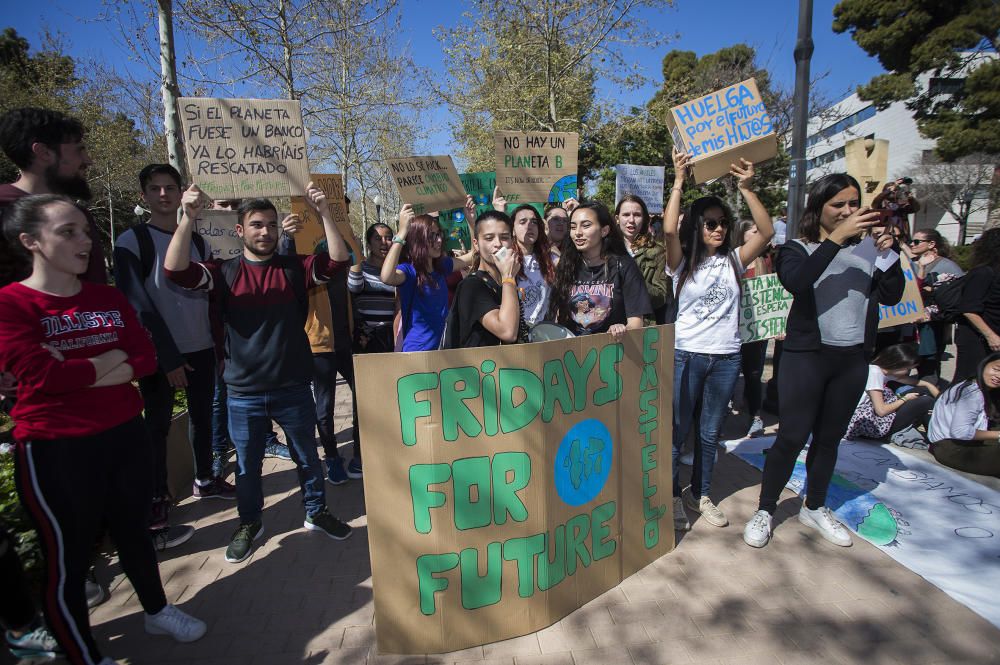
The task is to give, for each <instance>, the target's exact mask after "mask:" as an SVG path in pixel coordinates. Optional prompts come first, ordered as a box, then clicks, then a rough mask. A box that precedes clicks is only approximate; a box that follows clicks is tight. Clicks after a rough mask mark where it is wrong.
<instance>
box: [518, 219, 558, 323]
mask: <svg viewBox="0 0 1000 665" xmlns="http://www.w3.org/2000/svg"><path fill="white" fill-rule="evenodd" d="M511 219H512V220H513V222H514V240H515V241H516V242H515V247H516V250H517V254H518V258H520V260H521V270H520V272H519V273H518V275H517V290H518V292H519V294H520V296H521V312H522V315H523V317H524V322H525V323H527V324H528V325H529V326H533V325H535V324H536V323H538V322H539V321H542V320H544V319H545V314H546V313H547V312H548V311H549V296H550V295H551V293H552V284H553V283H554V282H555V278H556V259H558V254H554V253H553V252H552V251H551V249H550V248H549V241H548V238H547V237H546V235H545V228H544V227H543V226H542V218H541V216H539V214H538V211H537V210H535V207H534V206H532V205H528V204H524V205H520V206H518V207H516V208H514V212H513V213H512V214H511Z"/></svg>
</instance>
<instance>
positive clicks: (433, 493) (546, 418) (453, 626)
mask: <svg viewBox="0 0 1000 665" xmlns="http://www.w3.org/2000/svg"><path fill="white" fill-rule="evenodd" d="M355 374H356V377H357V381H358V384H357V385H358V391H359V394H361V395H378V396H379V398H378V399H363V400H359V401H358V408H359V412H360V425H361V436H362V437H363V438H364V440H365V446H366V448H365V456H366V458H367V459H368V460H378V463H372V462H370V463H369V464H368V465H366V467H365V476H364V485H365V503H366V506H367V509H368V537H369V545H370V550H371V559H372V575H373V588H374V594H375V629H376V635H377V640H378V649H379V651H380V652H381V653H417V654H421V653H440V652H447V651H453V650H457V649H463V648H466V647H470V646H475V645H480V644H485V643H489V642H495V641H497V640H503V639H506V638H510V637H514V636H517V635H523V634H526V633H530V632H533V631H536V630H539V629H541V628H543V627H545V626H548V625H550V624H552V623H554V622H555V621H557V620H559V619H560V618H561V617H563V616H566V615H567V614H569V613H570V612H572V611H573V610H574V609H576V608H578V607H580V606H581V605H583V604H585V603H586V602H588V601H589V600H591V599H593V598H595V597H596V596H598V595H600V594H601V593H603V592H604V591H606V590H607V589H609V588H611V587H613V586H615V585H616V584H618V583H619V582H620V581H621V580H622V579H624V578H625V577H627V576H629V575H631V574H633V573H635V572H636V571H637V570H639V569H640V568H642V567H643V566H645V565H647V564H649V563H650V562H652V561H653V560H655V559H656V558H658V557H660V556H662V555H663V554H666V553H667V552H669V551H670V550H671V549H672V548H673V546H674V532H673V522H672V504H671V454H670V451H671V447H670V437H671V422H672V416H671V393H672V390H671V388H672V386H673V326H659V327H651V328H645V329H642V330H635V331H631V332H629V333H627V334H626V336H625V339H624V340H623V342H622V343H621V344H615V343H614V342H613V340H612V339H611V337H610V335H607V334H600V335H591V336H586V337H578V338H574V339H570V340H559V341H553V342H543V343H538V344H521V345H511V346H497V347H486V348H478V349H458V350H452V351H432V352H423V353H403V354H400V353H387V354H370V355H359V356H356V357H355Z"/></svg>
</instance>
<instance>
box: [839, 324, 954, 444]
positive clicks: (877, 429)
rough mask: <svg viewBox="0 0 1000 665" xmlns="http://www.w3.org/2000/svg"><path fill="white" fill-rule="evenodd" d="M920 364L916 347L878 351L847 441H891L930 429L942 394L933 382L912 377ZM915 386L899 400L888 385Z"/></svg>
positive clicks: (871, 365) (908, 346)
mask: <svg viewBox="0 0 1000 665" xmlns="http://www.w3.org/2000/svg"><path fill="white" fill-rule="evenodd" d="M919 362H920V356H919V355H917V347H916V345H914V344H894V345H892V346H889V347H886V348H884V349H882V350H881V351H879V352H878V353H877V354H876V355H875V357H874V358H872V362H871V364H870V365H868V383H867V384H865V392H864V394H863V395H862V396H861V399H860V400H859V401H858V406H857V408H855V409H854V416H852V417H851V422H850V424H848V426H847V434H845V435H844V436H845V438H847V439H855V438H859V437H863V438H867V439H876V440H879V441H888V440H889V439H890V437H892V435H894V434H895V433H896V432H900V431H902V430H904V429H906V428H907V427H912V426H915V425H922V426H923V427H925V428H926V427H927V423H928V422H929V420H930V411H931V407H933V406H934V398H935V397H937V396H938V394H939V393H940V391H939V390H938V387H937V385H935V384H934V383H933V382H931V381H928V380H925V379H918V378H917V377H914V376H910V373H911V372H912V371H913V370H914V368H916V366H917V365H918V364H919ZM890 382H894V383H897V384H902V385H907V386H915V387H916V390H910V391H907V392H905V393H904V394H903V395H902V396H897V395H896V393H895V391H894V390H893V389H892V388H891V387H889V385H888V384H889V383H890Z"/></svg>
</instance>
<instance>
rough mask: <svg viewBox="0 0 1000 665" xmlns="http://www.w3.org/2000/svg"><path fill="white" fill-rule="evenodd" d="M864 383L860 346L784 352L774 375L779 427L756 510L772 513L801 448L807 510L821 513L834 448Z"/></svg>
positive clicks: (865, 369) (865, 365)
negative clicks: (806, 447)
mask: <svg viewBox="0 0 1000 665" xmlns="http://www.w3.org/2000/svg"><path fill="white" fill-rule="evenodd" d="M867 378H868V363H867V362H866V361H865V357H864V352H863V350H862V348H861V346H860V345H858V346H851V347H834V346H826V345H824V346H823V347H822V348H821V349H820V350H819V351H785V352H784V357H783V358H782V359H781V370H780V373H779V374H778V399H779V403H780V410H781V427H780V428H779V429H778V437H777V439H775V442H774V445H773V446H771V448H770V449H769V450H768V451H767V455H766V459H765V461H764V477H763V479H762V480H761V487H760V510H766V511H767V512H769V513H771V514H772V515H773V514H774V511H775V510H777V507H778V497H779V496H780V494H781V489H782V488H783V487H784V486H785V483H787V482H788V479H789V478H791V477H792V471H793V470H794V469H795V461H796V460H797V459H798V456H799V453H800V452H802V449H803V448H804V447H805V445H806V442H807V441H808V440H809V436H810V435H812V442H811V443H810V444H809V452H808V454H807V455H806V481H807V489H806V507H807V508H809V509H810V510H816V509H817V508H821V507H822V506H823V505H824V504H825V503H826V491H827V489H828V488H829V486H830V479H831V478H832V477H833V468H834V466H836V464H837V449H838V447H839V446H840V440H841V438H843V436H844V433H845V432H846V431H847V425H848V423H849V422H850V420H851V416H852V415H853V414H854V409H855V407H856V406H857V405H858V400H859V399H861V394H862V392H863V391H864V389H865V381H866V380H867Z"/></svg>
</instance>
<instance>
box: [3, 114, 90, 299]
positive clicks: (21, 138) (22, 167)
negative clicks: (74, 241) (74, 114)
mask: <svg viewBox="0 0 1000 665" xmlns="http://www.w3.org/2000/svg"><path fill="white" fill-rule="evenodd" d="M84 133H85V132H84V129H83V125H82V124H81V123H80V121H79V120H76V119H75V118H70V117H69V116H66V115H64V114H62V113H60V112H59V111H50V110H48V109H38V108H20V109H14V110H12V111H8V112H7V113H6V114H4V116H3V117H0V147H2V148H3V151H4V154H5V155H7V158H8V159H10V161H12V162H14V165H15V166H17V168H18V170H19V171H20V176H19V177H18V179H17V180H15V181H14V182H13V183H11V184H9V185H0V229H2V219H3V213H4V210H5V209H6V208H7V207H8V206H10V204H12V203H13V202H14V201H16V200H18V199H19V198H21V197H24V196H28V195H29V194H63V195H65V196H68V197H70V198H72V199H75V200H84V201H86V200H88V199H89V198H90V186H89V185H88V184H87V167H89V166H90V165H91V164H93V161H92V160H91V159H90V155H89V154H87V146H86V145H85V144H84V142H83V139H84ZM80 209H81V210H83V213H84V215H86V217H87V222H88V223H89V224H90V235H91V237H92V238H93V239H94V241H95V242H94V244H93V245H92V246H91V250H90V257H89V261H88V265H87V272H85V273H83V274H82V275H80V278H81V279H83V280H85V281H89V282H98V283H101V284H105V283H107V281H108V273H107V269H106V268H105V265H104V250H103V249H102V247H101V243H100V242H97V239H98V237H99V235H98V233H97V224H96V223H95V222H94V218H93V217H92V216H91V214H90V212H88V211H87V209H86V208H84V207H82V206H81V207H80ZM30 272H31V266H30V264H28V263H27V262H26V261H25V260H24V259H23V258H21V257H20V256H18V255H17V254H16V253H15V252H12V251H11V250H10V248H9V247H7V243H6V241H5V240H3V234H2V233H0V286H2V285H3V284H7V283H9V282H14V281H20V280H22V279H24V278H25V277H27V276H28V274H29V273H30Z"/></svg>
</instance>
